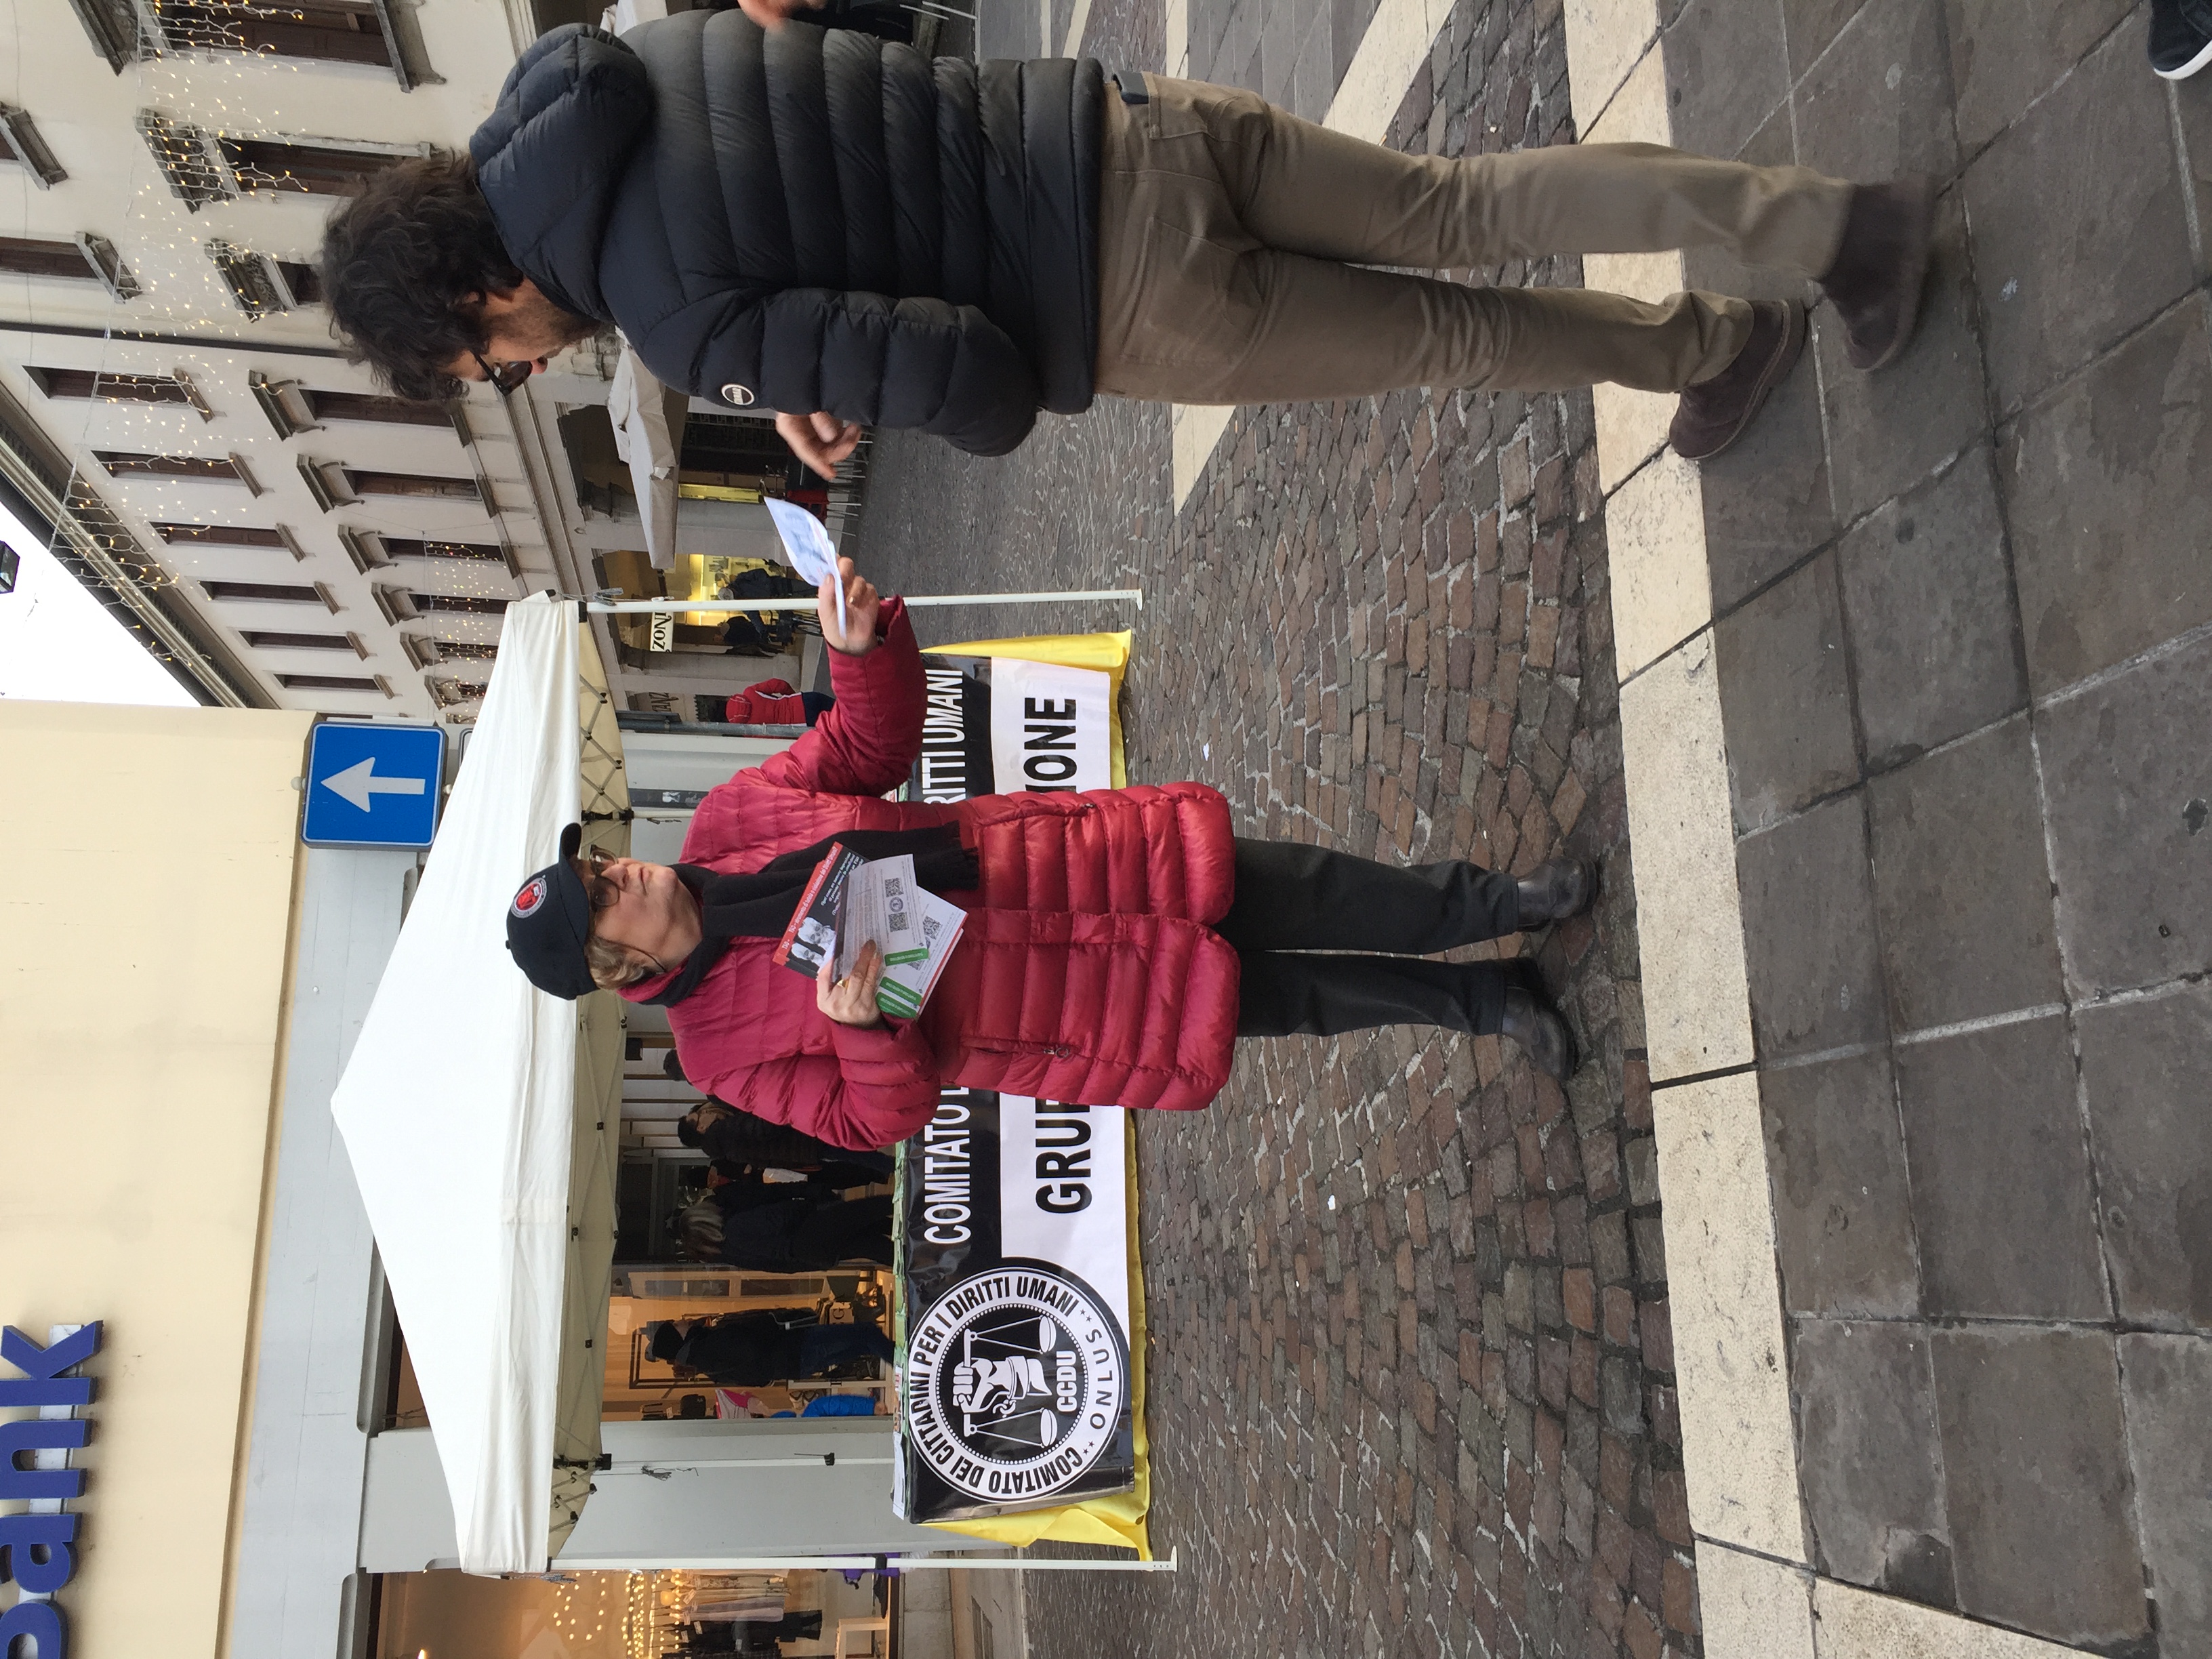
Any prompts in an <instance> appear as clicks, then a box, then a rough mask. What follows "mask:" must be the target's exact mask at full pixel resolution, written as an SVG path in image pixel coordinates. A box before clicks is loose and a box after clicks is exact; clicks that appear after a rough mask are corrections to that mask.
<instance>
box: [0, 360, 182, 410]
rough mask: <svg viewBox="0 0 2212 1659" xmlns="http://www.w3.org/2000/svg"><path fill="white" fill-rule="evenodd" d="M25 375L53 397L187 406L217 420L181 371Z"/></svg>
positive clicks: (73, 371)
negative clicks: (163, 372) (162, 372)
mask: <svg viewBox="0 0 2212 1659" xmlns="http://www.w3.org/2000/svg"><path fill="white" fill-rule="evenodd" d="M23 373H24V374H27V375H28V376H29V377H30V379H31V383H32V384H33V386H37V387H38V388H39V390H40V392H44V393H46V396H47V397H49V398H87V399H90V400H93V401H95V402H100V403H110V404H185V406H186V407H188V408H190V409H191V410H192V411H193V412H194V413H196V414H197V415H198V416H199V417H200V418H201V419H202V420H204V421H211V420H213V419H215V410H212V409H210V408H209V407H208V401H207V399H206V398H203V397H201V396H200V390H199V388H198V387H197V386H195V385H193V384H192V379H191V375H189V374H185V372H184V370H182V369H179V370H178V371H177V372H176V373H175V374H106V373H103V372H102V371H100V370H99V369H92V368H30V367H27V368H25V369H24V370H23Z"/></svg>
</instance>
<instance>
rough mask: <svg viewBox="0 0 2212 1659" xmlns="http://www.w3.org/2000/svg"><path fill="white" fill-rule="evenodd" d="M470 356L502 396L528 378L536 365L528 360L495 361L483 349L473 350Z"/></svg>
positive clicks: (494, 389)
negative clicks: (484, 353) (515, 361)
mask: <svg viewBox="0 0 2212 1659" xmlns="http://www.w3.org/2000/svg"><path fill="white" fill-rule="evenodd" d="M469 356H471V357H473V358H475V359H476V360H477V368H480V369H482V370H483V374H484V379H485V380H489V381H490V382H491V389H492V390H493V391H495V392H497V393H499V395H500V396H501V397H502V398H504V397H505V396H507V393H508V392H512V391H513V390H514V389H515V387H517V386H520V385H521V384H522V383H523V382H524V381H525V380H528V379H529V378H530V376H531V374H532V370H533V369H534V368H535V367H536V365H534V364H532V363H531V362H519V363H494V362H492V361H491V360H490V359H489V358H488V357H486V356H484V355H483V352H481V351H471V352H470V353H469Z"/></svg>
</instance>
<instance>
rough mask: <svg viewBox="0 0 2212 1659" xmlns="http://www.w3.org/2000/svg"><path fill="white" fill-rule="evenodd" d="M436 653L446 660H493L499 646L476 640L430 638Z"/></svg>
mask: <svg viewBox="0 0 2212 1659" xmlns="http://www.w3.org/2000/svg"><path fill="white" fill-rule="evenodd" d="M430 643H431V644H433V645H435V646H436V647H438V654H439V655H440V656H441V657H442V658H444V659H446V660H447V661H448V662H495V661H497V660H498V659H499V647H497V646H496V645H486V644H483V642H482V641H477V640H432V641H430Z"/></svg>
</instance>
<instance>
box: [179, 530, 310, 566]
mask: <svg viewBox="0 0 2212 1659" xmlns="http://www.w3.org/2000/svg"><path fill="white" fill-rule="evenodd" d="M154 533H155V535H156V536H159V537H160V538H161V539H162V540H163V541H165V542H167V544H169V545H170V546H172V547H280V548H282V549H283V550H284V551H286V552H287V553H289V554H290V555H291V556H293V557H294V558H295V559H301V558H305V557H306V556H307V555H306V553H305V552H303V551H302V550H301V547H300V544H298V543H297V542H296V541H295V540H294V539H293V538H292V532H290V531H289V530H287V529H285V528H284V526H283V525H281V524H280V525H277V526H274V527H273V528H270V529H268V530H263V529H260V528H258V526H252V525H235V524H157V525H155V526H154Z"/></svg>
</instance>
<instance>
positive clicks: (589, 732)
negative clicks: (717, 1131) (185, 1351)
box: [331, 597, 629, 1572]
mask: <svg viewBox="0 0 2212 1659" xmlns="http://www.w3.org/2000/svg"><path fill="white" fill-rule="evenodd" d="M620 761H621V747H620V739H619V737H618V736H617V732H616V729H615V719H614V714H613V710H612V708H611V706H610V703H609V701H608V698H607V696H606V690H605V677H604V674H603V673H602V672H601V671H600V666H599V656H598V652H597V650H596V648H595V647H593V645H592V641H591V635H590V634H589V632H588V630H587V629H585V628H584V627H583V626H582V624H581V621H580V617H579V616H578V614H577V609H576V606H575V605H574V602H573V601H565V600H560V599H553V598H550V597H538V598H533V599H526V600H521V601H519V602H517V603H515V604H513V605H509V606H508V607H507V620H506V625H505V627H504V629H503V630H502V631H501V635H500V645H499V656H498V659H497V665H496V667H495V669H494V671H493V673H492V677H491V683H490V684H489V688H488V689H487V690H486V691H485V694H484V699H483V712H482V713H481V714H479V715H478V717H477V724H476V728H475V730H474V732H471V735H470V738H469V742H468V745H467V752H466V758H465V761H464V762H463V763H462V766H461V770H460V774H459V778H458V780H457V781H456V782H455V784H454V787H453V793H452V796H451V798H450V799H449V800H448V802H447V806H446V810H445V814H444V817H443V819H442V821H441V823H440V826H439V829H438V836H437V842H436V845H435V847H434V848H432V849H431V853H430V857H429V861H428V865H427V866H426V867H425V868H424V870H423V872H422V880H421V883H420V884H419V885H418V887H417V888H416V893H415V897H414V902H413V903H412V904H411V905H410V908H409V909H408V912H407V917H406V921H405V923H404V926H403V927H402V928H401V931H400V934H399V939H398V945H397V946H396V947H395V948H394V950H393V951H392V957H391V961H390V963H389V965H388V966H387V967H386V969H385V973H384V977H383V979H382V980H381V981H380V984H379V986H378V988H377V994H376V999H375V1001H374V1004H373V1005H372V1006H371V1007H370V1009H369V1013H368V1019H367V1021H366V1022H365V1023H364V1024H363V1026H362V1033H361V1036H360V1040H359V1041H358V1042H356V1045H355V1048H354V1051H353V1056H352V1059H351V1060H350V1061H349V1064H348V1066H347V1067H346V1072H345V1075H344V1077H343V1079H341V1080H340V1082H339V1085H338V1088H337V1093H336V1095H335V1096H334V1097H333V1098H332V1101H331V1109H332V1112H333V1114H334V1115H336V1117H337V1123H338V1127H339V1129H340V1131H341V1132H342V1133H343V1134H344V1136H345V1140H346V1148H347V1151H348V1152H349V1154H350V1155H351V1157H352V1160H353V1166H354V1174H355V1176H356V1180H357V1181H358V1182H359V1184H360V1188H361V1194H362V1200H363V1201H364V1203H365V1204H366V1206H367V1207H368V1217H369V1223H370V1225H371V1226H372V1227H373V1228H374V1231H375V1235H376V1243H377V1249H378V1250H379V1252H380V1255H381V1256H382V1259H383V1263H384V1271H385V1274H386V1279H387V1280H388V1281H389V1283H390V1285H391V1286H392V1299H393V1301H394V1303H395V1304H396V1305H397V1307H398V1314H399V1323H400V1328H401V1329H402V1330H403V1331H404V1333H405V1334H406V1339H407V1348H408V1353H409V1357H410V1359H411V1360H412V1362H413V1364H414V1368H415V1375H416V1381H417V1382H418V1383H419V1384H420V1386H421V1388H422V1400H423V1404H424V1407H426V1409H427V1412H428V1416H429V1419H430V1425H431V1428H432V1430H433V1431H434V1433H435V1436H436V1439H437V1446H438V1455H439V1460H440V1462H441V1465H442V1466H443V1468H444V1472H445V1478H446V1485H447V1489H448V1491H449V1492H450V1493H451V1495H452V1498H453V1517H454V1522H455V1528H456V1531H457V1534H458V1536H459V1547H460V1558H459V1559H460V1564H461V1565H462V1567H463V1568H464V1569H465V1570H467V1571H471V1572H535V1571H543V1570H544V1567H545V1565H546V1562H547V1559H548V1558H549V1555H550V1553H551V1551H552V1550H553V1549H555V1548H557V1547H558V1544H559V1541H560V1540H561V1539H562V1538H565V1537H566V1536H567V1534H568V1528H570V1527H571V1526H573V1525H574V1516H575V1512H576V1511H577V1510H580V1508H581V1507H582V1503H583V1498H584V1494H585V1493H586V1492H587V1491H588V1489H589V1484H590V1465H591V1462H592V1459H593V1458H595V1457H596V1456H597V1455H598V1451H599V1394H600V1384H601V1376H602V1371H601V1369H600V1366H601V1363H602V1360H603V1358H604V1355H603V1352H602V1349H601V1346H599V1343H598V1341H597V1340H595V1339H598V1338H599V1336H600V1335H601V1334H602V1333H603V1332H604V1331H605V1322H606V1301H607V1285H608V1266H609V1262H610V1261H611V1256H612V1250H613V1223H614V1183H613V1170H614V1164H615V1161H616V1151H617V1144H618V1138H619V1135H620V1131H621V1123H620V1109H619V1104H618V1102H619V1091H620V1087H621V1084H620V1072H621V1060H622V1052H623V1045H622V1018H621V1016H622V1005H621V1003H620V1001H619V1000H618V999H616V998H615V997H614V996H613V995H612V994H611V993H605V992H602V993H599V994H595V995H593V996H592V997H588V998H586V999H585V1000H583V1001H582V1002H580V1003H569V1002H564V1001H562V1000H560V999H558V998H556V997H552V996H548V995H546V994H544V993H543V992H541V991H538V990H537V989H536V988H535V987H532V985H531V984H530V982H529V981H527V980H526V979H524V978H523V976H522V975H521V974H520V973H519V972H518V971H517V970H516V969H515V968H514V966H513V963H512V961H511V960H510V959H509V958H508V956H507V946H506V918H507V904H508V902H509V901H510V900H511V899H512V897H513V894H514V890H515V889H516V888H517V887H519V886H520V884H521V882H522V879H523V878H524V877H525V876H526V875H527V874H529V872H531V871H532V870H536V869H539V868H542V867H543V866H545V865H547V864H550V862H552V860H554V859H555V858H556V856H557V855H558V850H559V849H558V845H557V843H558V841H559V837H560V833H561V829H562V826H563V825H564V824H568V823H574V822H575V821H577V820H578V819H579V818H585V819H586V829H587V831H591V832H595V833H589V834H587V836H586V840H587V841H589V842H592V843H594V844H598V845H611V846H615V847H617V848H619V847H621V846H623V844H625V843H626V842H627V839H628V824H627V821H626V820H627V811H626V809H627V807H628V805H629V802H628V797H627V793H626V792H625V791H624V790H623V786H622V782H621V770H620Z"/></svg>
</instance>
